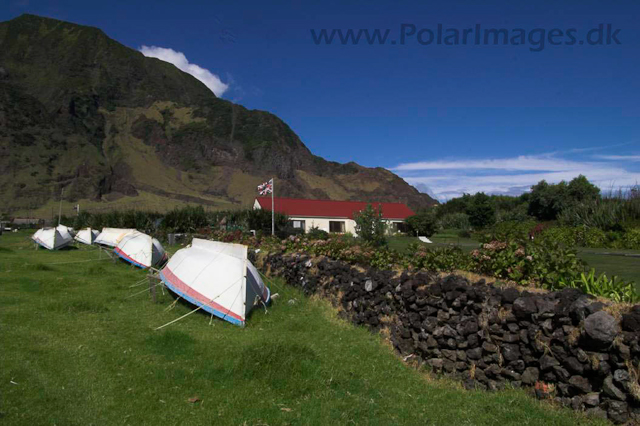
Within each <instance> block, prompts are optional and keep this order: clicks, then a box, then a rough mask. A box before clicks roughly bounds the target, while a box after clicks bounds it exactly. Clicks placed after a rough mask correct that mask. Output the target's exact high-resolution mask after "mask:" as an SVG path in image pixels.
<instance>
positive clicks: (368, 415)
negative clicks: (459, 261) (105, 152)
mask: <svg viewBox="0 0 640 426" xmlns="http://www.w3.org/2000/svg"><path fill="white" fill-rule="evenodd" d="M169 249H170V251H174V250H176V247H170V248H169ZM98 259H99V253H98V251H97V250H96V249H92V248H89V247H83V248H81V249H75V250H64V251H59V252H50V251H45V250H38V251H34V250H33V247H32V245H31V243H30V242H29V241H28V239H27V234H26V233H22V232H21V233H18V234H5V235H3V236H1V237H0V305H1V306H0V346H1V347H2V351H0V364H1V365H2V369H0V417H1V418H2V420H3V423H6V424H25V425H31V424H87V423H93V424H211V423H216V424H230V425H238V424H318V425H320V424H380V425H387V424H440V425H445V424H447V425H448V424H473V425H492V426H493V425H495V424H505V425H507V424H509V425H550V424H552V425H572V424H577V423H580V424H592V423H590V422H589V421H587V419H585V418H583V417H581V416H580V415H579V414H576V413H574V412H571V411H570V410H567V409H557V408H555V407H553V406H552V405H550V404H547V403H543V402H539V401H537V400H535V399H533V398H532V397H531V396H529V395H527V394H525V392H524V391H521V390H518V391H516V390H508V391H503V392H497V393H487V392H480V391H478V392H469V391H465V390H462V389H461V387H460V386H459V385H458V384H457V383H454V382H450V381H447V380H444V379H434V378H430V377H429V376H428V375H427V374H425V373H424V372H422V371H418V370H416V369H414V368H412V367H409V366H407V365H405V364H404V363H403V362H402V361H401V360H400V359H399V358H398V356H397V355H396V354H394V353H393V352H392V350H391V348H390V347H389V346H388V345H387V344H385V342H384V341H383V339H382V338H381V337H380V336H376V335H372V334H371V333H369V332H368V331H367V330H365V329H363V328H357V327H354V326H352V325H350V324H348V323H346V322H344V321H342V320H340V319H338V317H337V315H336V312H335V311H334V309H333V308H332V307H331V306H330V305H329V304H327V303H326V302H324V301H322V300H318V299H309V298H307V297H305V296H304V295H302V294H301V293H300V292H298V291H297V290H295V289H293V288H290V287H288V286H286V285H284V284H283V283H282V282H280V281H275V282H272V283H271V287H272V292H273V293H279V294H280V298H279V299H277V300H276V301H275V303H274V304H273V305H272V306H271V307H269V311H268V313H265V312H264V310H263V309H257V310H256V311H255V312H254V313H253V315H252V316H251V318H250V319H249V322H248V326H247V327H246V328H244V329H242V328H238V327H236V326H233V325H231V324H228V323H225V322H222V321H220V320H218V319H214V320H213V321H212V323H211V325H209V321H210V318H209V316H207V315H205V314H203V313H201V312H196V313H195V314H193V315H190V316H188V317H186V318H184V319H182V320H181V321H179V322H178V323H176V324H173V325H171V326H169V327H167V328H165V329H162V330H159V331H154V328H156V327H158V326H160V325H163V324H165V323H167V322H169V321H171V320H174V319H176V318H178V317H180V316H181V315H184V314H186V313H188V312H189V311H190V310H191V309H193V308H192V307H191V306H188V305H184V304H182V303H180V302H179V303H177V304H176V305H175V308H173V309H171V310H167V308H168V307H169V306H170V305H171V303H172V302H173V298H172V297H170V296H169V295H168V294H164V295H163V294H162V293H161V292H160V291H158V303H156V304H154V303H152V301H151V300H150V298H149V296H148V293H146V292H145V287H146V285H147V284H146V281H144V278H145V273H144V272H143V271H140V270H137V269H132V268H131V267H130V266H128V265H126V264H125V263H123V262H121V261H118V263H116V264H114V263H112V262H111V261H100V260H98ZM66 262H74V263H66ZM141 280H142V281H141ZM136 283H142V284H140V285H138V286H137V287H132V286H133V285H135V284H136ZM139 291H142V293H141V294H138V295H136V296H133V297H129V296H131V295H134V294H135V293H137V292H139ZM290 301H292V302H290ZM196 397H197V399H198V401H197V402H189V399H191V398H196ZM593 424H595V423H593Z"/></svg>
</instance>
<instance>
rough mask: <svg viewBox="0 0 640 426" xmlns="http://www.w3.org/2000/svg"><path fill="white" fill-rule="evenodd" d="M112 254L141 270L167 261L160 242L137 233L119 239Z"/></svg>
mask: <svg viewBox="0 0 640 426" xmlns="http://www.w3.org/2000/svg"><path fill="white" fill-rule="evenodd" d="M114 252H115V253H116V254H117V255H118V256H120V257H121V258H123V259H124V260H126V261H127V262H129V263H132V264H134V265H136V266H138V267H140V268H143V269H144V268H149V267H151V266H158V265H160V264H162V262H164V261H165V260H167V254H166V253H165V251H164V248H163V247H162V244H160V241H158V240H156V239H155V238H152V237H151V236H149V235H147V234H143V233H142V232H138V231H134V232H130V233H128V234H126V235H124V236H123V237H122V238H120V241H118V245H116V248H115V249H114Z"/></svg>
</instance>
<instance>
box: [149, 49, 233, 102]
mask: <svg viewBox="0 0 640 426" xmlns="http://www.w3.org/2000/svg"><path fill="white" fill-rule="evenodd" d="M139 50H140V52H142V54H143V55H144V56H148V57H150V58H158V59H160V60H162V61H165V62H169V63H171V64H173V65H175V66H176V67H177V68H178V69H180V70H182V71H184V72H186V73H189V74H191V75H192V76H194V77H195V78H197V79H198V80H200V81H201V82H202V83H204V85H205V86H207V87H208V88H209V89H210V90H211V91H212V92H213V93H214V94H215V95H216V96H222V94H223V93H224V92H226V90H227V89H228V88H229V85H228V84H225V83H223V82H222V80H220V77H218V76H217V75H215V74H213V73H212V72H211V71H209V70H208V69H206V68H202V67H200V66H198V65H196V64H192V63H190V62H189V61H188V60H187V57H186V56H185V55H184V53H182V52H176V51H175V50H173V49H168V48H166V47H157V46H142V47H141V48H140V49H139Z"/></svg>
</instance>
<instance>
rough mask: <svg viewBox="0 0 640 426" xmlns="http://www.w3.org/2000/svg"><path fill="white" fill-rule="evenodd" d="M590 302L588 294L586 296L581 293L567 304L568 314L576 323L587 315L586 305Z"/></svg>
mask: <svg viewBox="0 0 640 426" xmlns="http://www.w3.org/2000/svg"><path fill="white" fill-rule="evenodd" d="M590 304H591V298H589V296H587V295H586V294H583V295H582V296H580V297H578V298H577V299H576V300H575V301H574V302H573V303H572V304H571V305H570V306H569V315H570V316H571V318H572V319H573V320H574V321H575V322H576V323H579V322H580V321H582V320H584V319H585V318H586V317H587V316H588V315H589V311H588V310H587V307H588V306H589V305H590Z"/></svg>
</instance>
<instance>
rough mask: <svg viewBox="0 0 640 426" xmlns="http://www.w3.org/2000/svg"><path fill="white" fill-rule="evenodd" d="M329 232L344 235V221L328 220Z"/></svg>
mask: <svg viewBox="0 0 640 426" xmlns="http://www.w3.org/2000/svg"><path fill="white" fill-rule="evenodd" d="M329 232H337V233H342V234H343V233H344V221H337V220H330V221H329Z"/></svg>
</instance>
